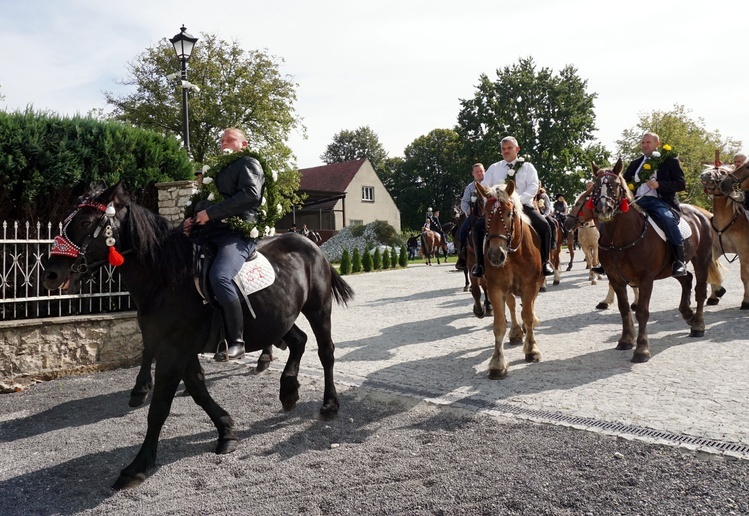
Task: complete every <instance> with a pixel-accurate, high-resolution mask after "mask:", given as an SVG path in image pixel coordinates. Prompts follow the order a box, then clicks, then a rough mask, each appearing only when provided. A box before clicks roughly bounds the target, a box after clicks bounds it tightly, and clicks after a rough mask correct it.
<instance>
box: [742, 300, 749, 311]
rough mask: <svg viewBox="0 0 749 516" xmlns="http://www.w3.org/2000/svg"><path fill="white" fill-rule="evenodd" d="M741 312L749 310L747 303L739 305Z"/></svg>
mask: <svg viewBox="0 0 749 516" xmlns="http://www.w3.org/2000/svg"><path fill="white" fill-rule="evenodd" d="M741 310H749V303H747V302H746V301H743V302H742V303H741Z"/></svg>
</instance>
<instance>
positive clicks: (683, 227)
mask: <svg viewBox="0 0 749 516" xmlns="http://www.w3.org/2000/svg"><path fill="white" fill-rule="evenodd" d="M648 222H649V223H650V225H651V226H653V229H654V230H655V232H656V233H658V236H659V237H661V240H663V241H664V242H666V241H667V240H668V239H667V238H666V233H664V232H663V230H662V229H661V227H660V226H659V225H658V224H656V223H655V220H653V219H652V218H651V217H650V215H648ZM679 231H680V232H681V236H682V237H683V238H684V239H687V238H689V237H690V236H692V227H691V226H690V225H689V224H688V223H687V221H686V220H684V217H681V218H680V219H679Z"/></svg>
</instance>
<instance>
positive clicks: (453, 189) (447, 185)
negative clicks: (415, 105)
mask: <svg viewBox="0 0 749 516" xmlns="http://www.w3.org/2000/svg"><path fill="white" fill-rule="evenodd" d="M470 172H471V169H470V164H467V162H466V161H465V160H464V159H463V158H462V153H461V142H460V136H459V135H458V133H457V132H455V131H453V130H451V129H434V130H432V131H430V132H429V134H426V135H424V136H420V137H418V138H416V139H415V140H414V141H413V142H412V143H411V144H410V145H408V147H406V149H405V150H404V159H403V160H402V161H401V162H400V163H399V166H398V167H397V168H396V169H395V170H394V171H393V172H392V174H391V176H390V177H389V178H388V183H389V184H388V185H387V186H389V190H390V193H391V195H392V196H393V200H394V201H395V204H396V206H398V209H399V210H400V212H401V225H402V226H403V227H405V228H411V229H416V228H421V226H422V224H423V223H424V218H425V216H426V215H425V214H426V211H427V208H429V207H431V208H432V209H434V210H439V211H440V212H441V213H442V219H441V221H442V222H443V223H444V222H447V221H448V219H449V217H450V214H452V212H453V207H454V206H455V204H456V196H460V195H462V193H463V189H464V188H465V185H466V184H468V182H469V181H470V179H471V176H470Z"/></svg>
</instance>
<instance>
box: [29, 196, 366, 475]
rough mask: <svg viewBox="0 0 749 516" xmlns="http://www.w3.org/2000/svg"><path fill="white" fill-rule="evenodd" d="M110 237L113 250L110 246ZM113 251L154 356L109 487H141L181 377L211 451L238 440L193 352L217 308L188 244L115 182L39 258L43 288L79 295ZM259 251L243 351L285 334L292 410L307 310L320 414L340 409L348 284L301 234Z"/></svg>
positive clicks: (88, 201)
mask: <svg viewBox="0 0 749 516" xmlns="http://www.w3.org/2000/svg"><path fill="white" fill-rule="evenodd" d="M112 239H113V240H112ZM107 241H108V242H107ZM112 243H114V246H112V247H110V246H108V245H107V244H110V245H111V244H112ZM116 248H118V249H119V251H120V253H122V255H124V258H125V260H124V263H122V265H121V266H120V267H119V269H120V274H121V275H122V278H123V281H124V282H125V284H126V285H127V287H128V290H129V291H130V294H131V295H132V297H133V300H134V301H135V304H136V306H137V309H138V324H139V325H140V328H141V331H142V333H143V343H144V346H145V347H146V349H147V350H148V351H149V352H150V353H152V354H153V356H155V357H156V374H155V383H154V390H153V400H152V402H151V406H150V407H149V412H148V431H147V433H146V438H145V441H144V442H143V445H142V446H141V449H140V451H139V452H138V455H137V456H136V457H135V460H133V462H132V463H131V464H130V465H129V466H127V467H126V468H125V469H123V470H122V472H121V474H120V476H119V478H118V479H117V481H116V482H115V483H114V485H113V487H114V488H115V489H123V488H130V487H135V486H137V485H139V484H140V483H141V482H143V481H144V480H145V479H146V477H147V476H148V475H149V474H150V473H151V472H152V471H153V469H154V467H155V466H156V451H157V447H158V440H159V434H160V432H161V428H162V426H163V424H164V422H165V420H166V418H167V416H168V414H169V410H170V408H171V404H172V400H173V399H174V395H175V392H176V390H177V387H178V385H179V382H180V380H183V381H184V382H185V386H186V387H187V390H188V392H189V394H190V395H191V396H192V398H193V400H195V403H197V404H198V405H200V406H201V407H202V408H203V410H205V411H206V413H207V414H208V416H209V417H210V418H211V420H212V421H213V423H214V425H215V426H216V428H217V430H218V445H217V447H216V453H230V452H232V451H234V450H235V449H236V448H237V443H238V441H239V439H238V438H237V436H236V435H235V434H234V429H233V427H234V423H233V421H232V418H231V416H230V415H229V414H228V413H227V412H226V411H225V410H224V409H222V408H221V407H220V406H219V405H218V404H217V403H216V402H215V401H214V400H213V399H212V398H211V396H210V394H209V393H208V389H207V388H206V385H205V382H204V379H203V371H202V369H201V367H200V363H199V360H198V353H200V352H203V351H204V347H205V345H206V343H207V342H212V336H211V327H212V324H211V322H212V319H213V309H212V308H211V307H210V306H208V305H205V304H204V303H203V301H202V298H201V297H200V296H199V295H198V292H197V291H196V289H195V286H194V282H193V279H192V255H193V252H192V241H191V240H190V239H189V238H188V237H186V236H185V235H184V234H182V233H181V232H180V231H175V230H170V229H169V226H168V223H167V221H166V219H164V218H162V217H159V216H158V215H154V214H153V213H152V212H150V211H148V210H146V209H145V208H143V207H141V206H138V205H137V204H135V203H132V202H130V201H129V199H128V198H127V196H126V195H125V193H124V192H123V190H122V187H121V186H120V185H119V184H118V185H115V186H113V187H111V188H109V189H108V190H105V191H101V190H96V191H92V192H90V193H89V194H88V195H87V196H86V197H84V198H83V199H82V201H81V203H80V204H79V205H78V207H77V208H76V210H75V211H74V212H73V213H71V215H70V216H69V217H68V218H67V219H66V224H65V226H64V228H63V231H62V234H61V235H60V236H58V237H57V238H56V251H55V252H54V254H52V255H51V256H50V257H49V259H48V260H47V262H46V264H45V272H44V280H43V283H44V286H45V287H46V288H48V289H50V290H52V289H57V288H60V287H62V288H63V289H67V290H68V291H69V292H76V291H77V290H79V289H80V282H81V276H82V274H83V273H85V271H86V269H93V268H95V267H96V266H97V265H100V264H102V263H104V262H105V261H106V260H107V259H108V256H109V260H110V262H111V261H112V255H115V260H116V256H117V253H115V252H113V251H112V249H116ZM258 250H259V251H260V252H262V254H263V255H265V256H266V257H267V258H268V259H269V260H270V262H271V263H272V264H273V268H274V269H275V272H276V280H275V282H274V283H273V284H272V285H271V286H269V287H267V288H265V289H264V290H261V291H259V292H257V293H255V294H252V295H251V296H250V304H251V305H252V308H253V310H254V313H255V317H252V315H251V314H250V312H249V310H248V309H247V307H246V306H245V307H244V311H245V335H244V337H245V342H246V343H247V344H246V345H247V350H248V351H257V350H259V349H261V348H263V347H266V346H269V345H272V344H275V343H278V342H281V341H283V343H285V344H286V345H287V346H288V349H289V359H288V362H287V363H286V367H285V368H284V371H283V373H282V374H281V388H280V395H279V399H280V400H281V403H282V405H283V408H284V409H285V410H290V409H292V408H293V407H294V406H295V405H296V402H297V401H298V399H299V382H298V380H297V373H298V369H299V363H300V360H301V358H302V355H303V353H304V348H305V343H306V342H307V335H306V334H305V333H304V332H303V331H302V330H301V329H299V327H297V326H296V324H294V323H295V321H296V319H297V317H298V316H299V314H300V313H302V314H304V316H305V317H306V318H307V320H308V321H309V324H310V326H311V327H312V331H313V332H314V334H315V337H316V339H317V347H318V350H317V353H318V356H319V358H320V362H321V363H322V365H323V370H324V378H325V388H324V390H325V392H324V394H323V405H322V408H321V409H320V412H321V413H322V415H323V416H332V415H334V414H336V413H337V412H338V408H339V400H338V394H337V392H336V388H335V385H334V383H333V364H334V356H333V351H334V349H335V345H334V344H333V341H332V339H331V332H330V325H331V322H330V316H331V308H332V304H333V298H335V299H336V301H337V302H339V303H344V304H345V303H346V302H347V301H349V300H350V299H352V297H353V290H352V289H351V287H350V286H349V285H348V284H347V283H346V282H345V281H344V280H343V279H342V278H341V277H340V276H339V275H338V273H337V272H336V271H335V269H333V267H332V266H331V265H330V263H329V262H328V260H327V258H326V257H325V255H324V254H323V253H322V251H321V250H320V249H319V248H318V246H317V245H315V244H314V243H313V242H312V241H311V240H309V239H307V238H304V237H303V236H301V235H297V234H291V233H285V234H283V235H279V236H275V237H270V238H264V239H262V240H261V241H260V243H259V246H258ZM149 374H150V373H149Z"/></svg>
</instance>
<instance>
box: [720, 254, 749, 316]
mask: <svg viewBox="0 0 749 516" xmlns="http://www.w3.org/2000/svg"><path fill="white" fill-rule="evenodd" d="M741 283H743V284H744V299H742V300H741V308H740V310H749V260H744V261H743V262H741ZM724 293H725V290H724ZM719 295H720V294H719Z"/></svg>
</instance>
